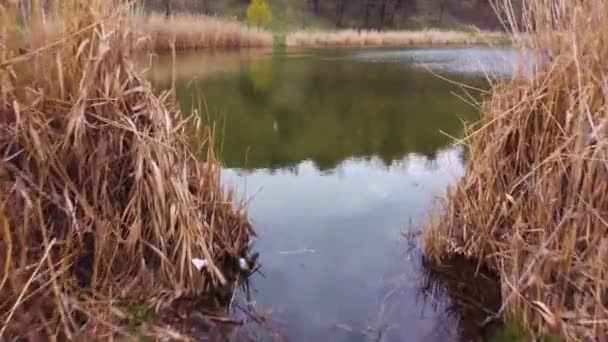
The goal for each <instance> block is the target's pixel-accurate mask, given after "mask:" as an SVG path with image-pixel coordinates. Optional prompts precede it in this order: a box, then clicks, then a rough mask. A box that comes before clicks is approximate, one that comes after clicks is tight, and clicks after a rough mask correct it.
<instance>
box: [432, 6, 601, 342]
mask: <svg viewBox="0 0 608 342" xmlns="http://www.w3.org/2000/svg"><path fill="white" fill-rule="evenodd" d="M504 3H506V4H508V3H509V1H508V0H505V1H504ZM525 4H526V10H525V15H526V20H527V22H526V25H525V27H524V28H523V29H525V30H526V31H529V32H531V33H532V34H531V36H530V37H529V38H530V40H529V41H528V44H530V46H531V49H532V51H533V52H534V54H535V65H534V68H533V69H534V70H533V73H532V75H531V76H532V77H531V79H528V78H526V79H525V80H522V79H518V78H515V79H514V80H512V81H508V82H505V83H504V84H499V85H496V86H495V88H494V90H493V92H492V96H491V98H490V99H489V100H488V101H487V102H485V104H484V105H483V106H482V112H483V114H484V115H483V119H482V122H481V124H480V126H477V127H476V129H475V130H472V131H471V132H470V135H469V136H468V137H467V138H466V139H465V140H464V141H466V142H467V143H468V144H467V145H468V148H469V154H470V158H469V162H468V166H467V170H466V174H465V176H464V178H463V179H462V180H461V181H460V182H459V183H458V184H457V185H456V186H455V187H453V188H452V189H451V190H450V191H449V194H448V198H447V202H446V203H445V214H444V216H443V217H441V219H440V220H439V222H438V223H437V224H436V225H434V226H433V227H432V229H430V231H429V232H428V235H427V238H426V253H427V255H429V256H431V257H432V258H434V259H435V260H437V261H440V260H445V259H447V258H449V257H450V256H453V255H464V256H466V257H470V258H473V259H475V260H478V261H479V263H480V264H485V265H488V266H489V267H490V268H492V269H493V270H494V271H496V272H497V274H498V275H499V276H500V280H501V284H502V300H503V303H502V308H501V309H500V311H499V314H501V315H502V317H504V318H506V319H507V320H517V321H519V322H518V323H521V324H523V325H524V326H525V328H527V329H528V330H529V331H530V332H532V333H534V334H537V335H547V334H552V335H557V336H561V338H563V339H567V340H579V341H582V340H585V341H601V340H604V339H605V338H606V337H607V336H608V262H607V260H608V137H607V135H606V134H607V133H608V93H607V91H606V86H607V82H608V72H607V71H606V67H605V60H606V58H608V44H606V38H607V36H606V35H607V34H608V17H607V16H605V15H604V13H607V12H608V1H607V0H588V1H571V0H557V1H550V0H530V1H527V2H525ZM506 8H508V7H506ZM507 13H509V12H508V11H507ZM589 28H593V29H592V30H589Z"/></svg>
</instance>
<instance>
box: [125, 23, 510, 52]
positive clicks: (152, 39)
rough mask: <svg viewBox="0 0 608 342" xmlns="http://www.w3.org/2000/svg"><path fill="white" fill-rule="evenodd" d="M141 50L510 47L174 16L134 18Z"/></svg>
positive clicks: (473, 38)
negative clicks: (273, 28)
mask: <svg viewBox="0 0 608 342" xmlns="http://www.w3.org/2000/svg"><path fill="white" fill-rule="evenodd" d="M132 23H133V27H134V28H135V30H136V32H138V34H139V36H140V37H141V39H140V44H139V45H140V46H142V47H144V48H149V49H152V50H154V51H157V52H163V51H171V50H172V49H173V48H175V49H176V50H199V49H235V48H241V49H242V48H260V47H272V46H273V45H286V46H287V47H380V46H385V47H408V46H430V45H435V46H441V45H479V44H486V45H487V44H500V43H505V42H507V41H508V36H507V35H506V34H505V33H503V32H489V31H476V30H469V31H464V30H461V31H459V30H440V29H425V30H416V31H407V30H386V31H379V30H370V29H363V30H354V29H349V30H334V31H331V30H330V31H319V30H299V31H290V32H287V33H280V34H278V33H275V32H271V31H268V30H264V29H258V28H254V27H250V26H247V25H245V24H244V23H241V22H239V21H237V20H235V19H230V18H223V17H213V16H201V15H199V16H197V15H191V14H175V15H173V16H171V17H169V18H166V17H165V16H162V15H160V14H151V15H137V16H133V20H132Z"/></svg>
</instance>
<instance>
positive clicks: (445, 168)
mask: <svg viewBox="0 0 608 342" xmlns="http://www.w3.org/2000/svg"><path fill="white" fill-rule="evenodd" d="M380 51H382V52H383V53H385V52H386V50H380ZM359 53H360V52H358V51H349V50H336V51H333V50H302V51H296V52H293V51H290V52H268V51H251V52H245V53H230V54H211V55H207V54H203V55H200V57H196V56H195V55H187V56H183V57H182V56H178V58H177V64H176V65H175V67H172V69H174V70H175V71H176V73H175V74H176V76H177V78H176V85H177V96H178V99H179V102H180V106H181V108H182V110H183V111H184V112H186V113H189V112H190V109H192V108H193V107H198V103H197V99H198V98H201V97H204V99H205V101H204V106H203V107H204V108H205V109H206V110H205V111H204V114H203V115H204V118H206V119H208V120H211V121H215V122H220V123H221V124H220V126H219V127H220V129H219V130H218V134H219V135H220V136H219V138H220V141H221V151H222V157H223V159H224V161H225V164H226V169H225V170H224V178H225V181H227V182H228V183H230V184H233V185H235V186H236V187H237V189H238V190H239V193H240V195H241V197H242V198H244V199H248V198H250V197H253V198H252V200H251V202H250V203H251V204H250V208H249V212H250V214H251V217H252V219H253V221H254V224H255V227H256V230H257V231H258V233H259V236H260V238H259V240H258V241H257V242H256V245H255V246H256V248H257V249H258V251H259V252H260V253H261V255H262V256H261V260H262V263H263V272H264V274H265V275H266V277H260V276H256V277H255V278H254V279H253V285H254V286H255V287H256V288H257V289H258V293H257V295H256V306H257V308H258V309H259V310H261V311H266V312H271V313H272V317H273V318H274V320H275V325H276V327H278V328H279V329H280V331H282V332H284V333H285V335H286V336H287V337H288V339H289V340H290V341H317V340H319V341H364V340H369V339H372V340H377V341H422V340H425V341H428V340H438V341H439V340H441V341H443V340H446V339H448V340H455V339H457V336H458V331H457V329H453V328H454V325H453V324H452V323H447V327H448V328H451V329H447V330H446V331H445V332H444V331H439V330H438V329H437V326H438V324H440V323H441V324H443V323H444V322H445V319H444V317H443V314H442V313H441V312H440V311H441V310H439V311H432V312H429V311H428V310H427V309H426V307H425V304H424V301H421V300H420V296H419V288H420V284H421V282H423V279H424V275H423V274H422V273H421V267H420V259H419V257H418V255H419V253H418V252H419V251H418V249H417V248H414V250H415V251H416V253H414V254H415V256H412V255H411V254H408V253H406V251H404V250H406V249H407V244H406V243H405V242H404V239H403V236H402V233H403V232H404V231H406V232H408V231H410V233H411V229H412V227H417V226H419V224H420V223H422V222H425V221H426V220H427V218H428V215H429V212H430V211H431V208H432V202H433V199H434V198H435V196H436V195H441V194H442V193H443V191H444V190H445V188H446V186H447V185H448V184H449V183H450V182H451V181H453V180H455V179H456V178H458V177H459V176H460V175H461V173H462V170H463V167H462V165H463V152H462V150H461V149H459V148H456V147H453V146H451V141H452V139H451V138H450V137H449V136H453V137H458V136H461V135H462V132H463V121H466V122H472V121H475V120H476V119H477V112H476V109H475V108H473V107H471V106H470V105H468V104H467V103H465V102H464V101H462V100H460V99H459V98H458V97H457V96H455V95H454V92H459V89H458V88H456V87H454V86H453V85H451V84H449V83H447V82H445V81H442V80H440V79H438V78H436V77H434V76H433V75H431V74H430V73H428V72H427V71H425V70H423V69H421V68H418V67H417V66H416V65H412V64H410V63H409V62H404V61H401V62H398V63H395V62H382V61H378V60H376V61H373V62H372V61H369V60H365V59H362V58H360V56H359ZM367 53H373V51H368V52H367ZM182 58H183V60H182ZM197 58H198V61H199V62H200V65H199V64H197V63H199V62H197ZM197 66H198V67H197ZM167 68H168V67H167V66H166V65H164V66H163V64H162V58H161V61H159V62H158V63H157V64H156V65H155V66H154V67H153V68H152V70H151V74H152V75H154V77H151V78H152V79H153V81H154V82H155V84H156V85H157V86H158V87H163V86H168V85H170V84H171V77H170V76H169V78H167V76H166V75H167V73H166V72H165V71H163V70H166V69H167ZM199 69H200V70H199ZM168 75H171V73H168ZM450 77H451V78H452V79H454V80H456V81H458V82H464V83H467V84H470V85H474V86H477V87H484V86H485V85H486V84H485V81H484V80H483V79H480V78H477V77H472V76H470V75H460V74H451V75H450ZM410 223H411V224H410ZM396 279H397V280H399V281H400V284H406V286H401V288H400V289H399V290H398V291H397V290H395V291H394V294H392V295H390V296H388V297H389V299H386V298H387V295H388V294H387V291H388V292H391V291H393V290H391V287H390V286H389V285H391V284H392V282H394V281H395V280H396ZM397 292H398V294H399V295H396V293H397ZM387 301H390V303H391V308H388V306H387ZM397 308H398V310H397ZM396 327H397V328H396ZM257 333H259V332H257ZM259 338H260V339H261V338H262V337H259Z"/></svg>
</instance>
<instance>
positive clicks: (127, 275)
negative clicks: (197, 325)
mask: <svg viewBox="0 0 608 342" xmlns="http://www.w3.org/2000/svg"><path fill="white" fill-rule="evenodd" d="M16 3H17V2H3V3H2V6H0V30H1V32H2V34H1V35H0V43H1V44H0V323H1V324H0V340H7V341H8V340H12V339H13V338H17V337H22V338H29V339H32V340H47V339H50V338H57V339H59V340H63V339H76V338H83V339H85V340H86V339H87V338H94V339H106V338H109V337H110V336H114V335H116V334H119V333H122V332H124V331H123V330H121V328H120V326H121V324H126V323H127V322H125V320H128V319H129V317H128V312H129V307H130V306H131V305H136V304H137V305H140V304H145V305H146V306H147V307H150V308H155V309H159V308H161V307H164V306H166V305H169V304H170V303H171V302H172V301H173V300H175V299H177V298H184V297H186V298H187V297H197V296H211V297H213V296H214V295H215V294H216V293H218V291H219V289H226V288H228V289H230V288H232V287H233V286H234V280H235V276H236V274H235V272H236V271H235V267H234V264H235V260H238V258H239V257H240V256H241V255H242V253H244V250H245V249H246V245H247V242H248V239H249V237H250V236H251V234H252V231H251V228H250V225H249V223H248V221H247V218H246V216H245V214H244V212H243V210H242V209H243V208H234V207H233V203H232V197H231V195H230V193H227V192H225V191H224V190H223V189H222V186H221V183H220V165H219V163H218V161H217V160H216V159H215V157H214V155H213V150H212V149H211V148H210V146H209V144H210V142H209V140H208V139H209V136H208V135H202V134H201V135H200V138H201V139H202V140H199V142H198V143H197V145H192V144H190V142H191V141H192V139H191V137H192V134H195V133H196V132H197V131H199V130H196V122H194V121H185V120H184V118H183V116H182V114H181V113H179V111H178V110H177V109H176V106H175V105H174V104H173V103H172V102H171V100H170V98H171V97H170V96H169V94H163V95H162V96H156V95H155V94H153V93H152V91H151V87H150V85H149V83H148V82H147V81H146V80H144V79H143V78H142V76H141V75H140V74H139V73H138V72H137V71H136V68H135V67H134V66H133V64H132V62H131V49H132V42H133V39H132V34H130V33H129V27H130V26H129V22H128V18H127V17H126V15H125V14H124V13H126V12H125V11H124V8H123V7H122V5H121V2H119V1H106V0H69V1H65V2H62V6H61V9H58V11H59V12H58V13H56V15H57V16H56V18H59V19H61V20H60V21H59V22H58V23H57V25H58V26H57V27H58V32H60V33H59V38H58V39H59V40H56V41H48V40H45V38H44V35H40V34H38V31H39V29H38V28H36V27H35V25H34V24H33V23H34V22H35V19H32V21H31V23H32V24H30V26H29V27H28V29H29V30H30V32H29V33H28V34H27V37H28V38H27V39H28V40H29V41H25V40H24V39H25V38H24V37H22V36H19V37H18V35H19V31H20V30H17V29H16V22H15V20H16V17H17V15H16V13H17V12H16V11H17V7H16ZM33 3H34V6H36V4H37V3H39V2H36V1H34V2H33ZM40 32H42V31H40ZM34 37H36V38H34ZM24 46H27V48H28V49H30V52H28V53H25V54H23V50H22V49H23V47H24ZM201 142H204V143H205V144H207V145H206V150H207V151H208V152H207V154H206V161H205V162H204V163H201V162H199V160H198V159H197V156H196V155H197V154H198V152H199V147H201V146H200V144H201ZM193 258H201V259H205V260H206V261H207V262H208V265H207V266H206V267H204V268H203V269H202V270H201V271H199V270H197V268H195V267H194V266H193V264H192V259H193ZM228 297H229V296H228ZM87 336H88V337H87Z"/></svg>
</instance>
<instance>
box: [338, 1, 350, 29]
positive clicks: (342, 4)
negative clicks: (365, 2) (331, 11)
mask: <svg viewBox="0 0 608 342" xmlns="http://www.w3.org/2000/svg"><path fill="white" fill-rule="evenodd" d="M347 1H348V0H336V26H338V27H341V26H342V25H343V20H344V12H345V11H346V3H347Z"/></svg>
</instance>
